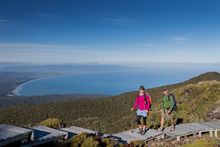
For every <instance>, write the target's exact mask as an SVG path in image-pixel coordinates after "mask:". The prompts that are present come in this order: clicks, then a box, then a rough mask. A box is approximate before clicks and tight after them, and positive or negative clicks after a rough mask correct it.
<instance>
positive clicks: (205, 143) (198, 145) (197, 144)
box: [183, 138, 220, 147]
mask: <svg viewBox="0 0 220 147" xmlns="http://www.w3.org/2000/svg"><path fill="white" fill-rule="evenodd" d="M219 145H220V144H219V142H218V141H217V140H213V139H206V138H202V139H198V140H195V141H194V142H193V143H190V144H186V145H183V147H215V146H216V147H217V146H219Z"/></svg>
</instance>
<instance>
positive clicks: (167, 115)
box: [159, 88, 176, 131]
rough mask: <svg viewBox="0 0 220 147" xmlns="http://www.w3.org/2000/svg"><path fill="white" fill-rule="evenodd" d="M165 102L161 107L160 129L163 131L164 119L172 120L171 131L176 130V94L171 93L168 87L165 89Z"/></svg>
mask: <svg viewBox="0 0 220 147" xmlns="http://www.w3.org/2000/svg"><path fill="white" fill-rule="evenodd" d="M163 94H164V95H163V103H162V109H161V121H160V128H159V131H163V125H164V120H167V121H168V120H170V121H171V129H170V131H174V130H175V127H174V119H175V115H176V111H175V110H174V107H175V102H174V99H175V98H174V96H173V95H172V94H170V93H169V90H168V89H167V88H164V89H163Z"/></svg>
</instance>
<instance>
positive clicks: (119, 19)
mask: <svg viewBox="0 0 220 147" xmlns="http://www.w3.org/2000/svg"><path fill="white" fill-rule="evenodd" d="M100 20H101V21H104V22H107V23H111V24H126V23H131V22H133V20H132V19H129V18H128V17H106V18H101V19H100Z"/></svg>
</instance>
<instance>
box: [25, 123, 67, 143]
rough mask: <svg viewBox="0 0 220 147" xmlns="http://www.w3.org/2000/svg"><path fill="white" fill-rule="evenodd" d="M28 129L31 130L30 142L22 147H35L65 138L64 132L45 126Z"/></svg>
mask: <svg viewBox="0 0 220 147" xmlns="http://www.w3.org/2000/svg"><path fill="white" fill-rule="evenodd" d="M30 129H31V130H33V136H32V141H31V142H28V143H26V144H23V145H22V146H23V147H24V146H25V147H29V146H37V145H41V144H45V143H49V142H53V141H57V140H59V139H65V138H66V137H67V133H66V132H64V131H61V130H57V129H53V128H49V127H45V126H35V127H32V128H30Z"/></svg>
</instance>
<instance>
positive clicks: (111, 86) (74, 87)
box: [13, 70, 200, 96]
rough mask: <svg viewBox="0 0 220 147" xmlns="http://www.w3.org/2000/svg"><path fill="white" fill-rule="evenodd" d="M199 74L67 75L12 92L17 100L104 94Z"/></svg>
mask: <svg viewBox="0 0 220 147" xmlns="http://www.w3.org/2000/svg"><path fill="white" fill-rule="evenodd" d="M198 74H200V73H199V72H198V71H185V72H183V71H179V70H173V71H161V70H155V71H153V70H151V71H149V70H141V71H135V70H130V71H129V70H127V71H118V72H117V71H114V72H107V73H93V74H82V75H68V76H58V77H49V78H42V79H37V80H32V81H29V82H27V83H24V84H21V85H20V86H18V87H17V88H16V89H15V90H14V91H13V92H14V93H15V94H16V95H21V96H39V95H49V94H72V93H77V94H105V95H118V94H120V93H125V92H130V91H136V90H137V89H138V87H139V86H140V85H144V86H145V87H146V88H152V87H158V86H162V85H168V84H174V83H178V82H182V81H185V80H188V79H190V78H192V77H194V76H196V75H198Z"/></svg>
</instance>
